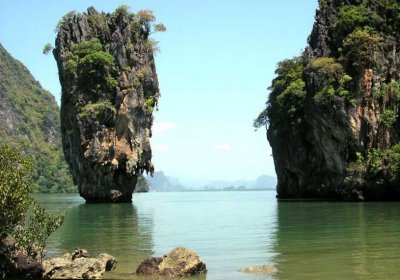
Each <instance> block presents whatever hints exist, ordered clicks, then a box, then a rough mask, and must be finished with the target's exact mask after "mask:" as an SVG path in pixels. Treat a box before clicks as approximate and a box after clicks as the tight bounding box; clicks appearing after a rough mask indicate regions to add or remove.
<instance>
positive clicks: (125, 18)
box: [53, 7, 160, 202]
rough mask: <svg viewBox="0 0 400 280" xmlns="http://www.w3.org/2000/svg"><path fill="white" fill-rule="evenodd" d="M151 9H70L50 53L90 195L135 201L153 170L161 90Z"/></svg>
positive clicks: (70, 155)
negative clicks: (136, 191) (146, 174)
mask: <svg viewBox="0 0 400 280" xmlns="http://www.w3.org/2000/svg"><path fill="white" fill-rule="evenodd" d="M153 20H154V16H153V15H152V14H151V13H150V12H149V11H147V10H146V11H142V13H141V14H138V15H134V14H131V13H129V12H128V11H127V10H126V9H125V8H124V7H121V8H119V9H117V10H116V11H115V12H114V13H111V14H110V13H107V14H106V13H99V12H97V11H96V10H95V9H94V8H93V7H91V8H89V9H88V11H87V13H74V12H71V13H69V14H67V15H66V16H65V17H64V18H63V19H62V21H61V23H60V26H59V31H58V34H57V39H56V48H55V49H54V51H53V53H54V56H55V59H56V61H57V65H58V72H59V78H60V83H61V86H62V97H61V132H62V142H63V149H64V154H65V159H66V160H67V162H68V165H69V168H70V170H71V172H72V175H73V179H74V182H75V183H76V184H77V185H78V188H79V193H80V195H81V196H82V197H83V198H85V199H86V201H87V202H130V201H131V200H132V193H133V191H134V189H135V187H136V183H137V179H138V176H139V175H141V174H142V173H143V172H144V171H146V172H150V173H152V172H153V170H154V168H153V164H152V162H151V157H152V152H151V147H150V137H151V127H152V124H153V110H154V109H155V107H156V106H157V102H158V98H159V96H160V94H159V88H158V78H157V74H156V68H155V62H154V56H153V48H154V47H155V43H154V41H152V40H151V39H150V38H148V37H149V35H150V32H152V30H151V26H152V24H153V23H152V21H153Z"/></svg>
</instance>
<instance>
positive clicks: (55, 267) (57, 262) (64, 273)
mask: <svg viewBox="0 0 400 280" xmlns="http://www.w3.org/2000/svg"><path fill="white" fill-rule="evenodd" d="M116 264H117V260H116V259H115V258H114V257H113V256H111V255H108V254H100V255H98V256H97V257H96V258H90V257H89V254H88V253H87V251H86V250H76V251H75V252H74V253H73V254H69V253H67V254H64V255H63V256H61V257H56V258H52V259H48V260H45V261H43V267H44V269H45V272H44V274H43V277H44V278H48V279H101V278H102V277H103V275H104V272H106V271H111V270H113V269H115V267H116Z"/></svg>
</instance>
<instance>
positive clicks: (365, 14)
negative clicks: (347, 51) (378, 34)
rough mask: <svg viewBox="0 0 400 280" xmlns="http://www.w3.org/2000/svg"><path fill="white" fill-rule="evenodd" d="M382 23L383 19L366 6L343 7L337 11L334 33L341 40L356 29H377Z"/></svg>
mask: <svg viewBox="0 0 400 280" xmlns="http://www.w3.org/2000/svg"><path fill="white" fill-rule="evenodd" d="M382 23H383V19H382V18H381V17H380V16H379V15H378V14H377V13H376V12H374V11H373V10H371V9H369V8H368V7H366V6H363V5H361V6H353V5H349V6H343V7H342V8H341V9H340V11H339V19H338V21H337V22H336V26H335V31H336V32H337V33H338V34H340V37H339V38H338V39H339V40H342V39H343V38H344V37H346V36H347V34H350V33H351V32H353V31H354V30H355V29H357V28H364V27H366V26H368V27H371V28H379V26H380V25H381V24H382Z"/></svg>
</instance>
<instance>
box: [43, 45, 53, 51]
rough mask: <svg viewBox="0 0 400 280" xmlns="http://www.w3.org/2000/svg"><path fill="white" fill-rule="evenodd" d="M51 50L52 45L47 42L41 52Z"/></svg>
mask: <svg viewBox="0 0 400 280" xmlns="http://www.w3.org/2000/svg"><path fill="white" fill-rule="evenodd" d="M52 50H53V46H52V45H51V44H50V43H47V44H46V45H44V47H43V54H49V53H50V52H51V51H52Z"/></svg>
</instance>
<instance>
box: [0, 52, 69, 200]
mask: <svg viewBox="0 0 400 280" xmlns="http://www.w3.org/2000/svg"><path fill="white" fill-rule="evenodd" d="M0 145H10V146H16V147H17V148H18V149H23V150H24V152H25V153H26V154H27V155H29V156H30V157H32V159H33V162H34V165H33V180H34V183H35V186H34V190H35V191H38V192H46V193H48V192H72V191H75V187H74V185H73V183H72V178H71V176H70V174H69V172H68V166H67V164H66V162H65V160H64V157H63V153H62V147H61V133H60V117H59V108H58V106H57V103H56V101H55V99H54V97H53V96H52V95H51V94H50V92H48V91H46V90H44V89H43V88H42V87H41V85H40V84H39V83H38V82H37V81H36V80H35V79H34V78H33V77H32V75H31V74H30V73H29V71H28V69H27V68H26V67H25V66H24V65H23V64H22V63H21V62H19V61H17V60H16V59H14V58H13V57H11V55H10V54H9V53H8V52H7V51H6V50H5V49H4V48H3V46H2V45H1V44H0Z"/></svg>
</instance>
